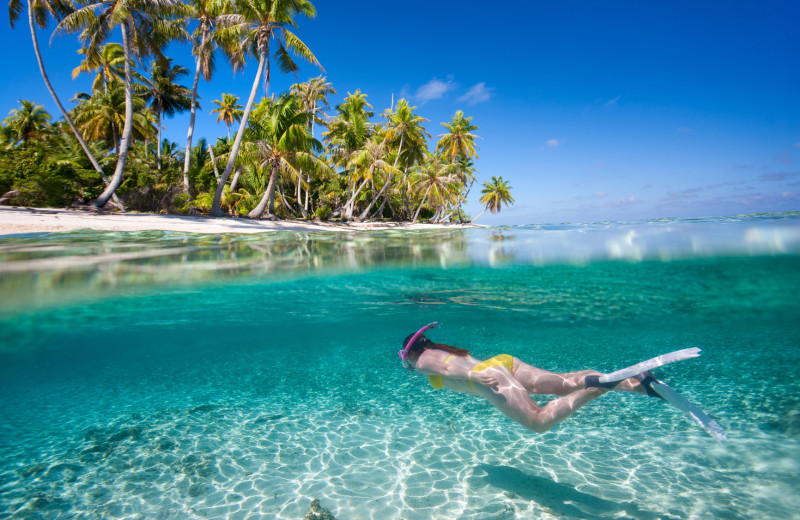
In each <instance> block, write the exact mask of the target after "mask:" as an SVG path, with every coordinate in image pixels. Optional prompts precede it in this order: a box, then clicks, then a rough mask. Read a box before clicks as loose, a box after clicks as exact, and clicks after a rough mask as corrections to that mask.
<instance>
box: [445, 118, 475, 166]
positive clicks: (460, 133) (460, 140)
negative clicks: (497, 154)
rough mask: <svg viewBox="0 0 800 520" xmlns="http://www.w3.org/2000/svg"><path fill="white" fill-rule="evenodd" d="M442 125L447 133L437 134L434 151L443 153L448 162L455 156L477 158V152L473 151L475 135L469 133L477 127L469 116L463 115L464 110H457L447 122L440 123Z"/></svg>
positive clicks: (454, 158)
mask: <svg viewBox="0 0 800 520" xmlns="http://www.w3.org/2000/svg"><path fill="white" fill-rule="evenodd" d="M442 126H443V127H445V128H447V133H446V134H442V135H439V136H438V137H439V142H438V143H436V153H444V154H445V155H447V156H448V157H449V159H450V162H453V161H455V160H456V158H457V157H474V158H475V159H477V158H478V153H477V152H476V151H475V148H476V146H475V138H476V137H477V136H476V135H474V134H472V133H471V132H472V131H473V130H477V129H478V127H477V126H475V125H473V124H472V118H471V117H464V112H462V111H461V110H458V111H457V112H456V114H455V115H454V116H453V119H452V120H450V122H449V123H442Z"/></svg>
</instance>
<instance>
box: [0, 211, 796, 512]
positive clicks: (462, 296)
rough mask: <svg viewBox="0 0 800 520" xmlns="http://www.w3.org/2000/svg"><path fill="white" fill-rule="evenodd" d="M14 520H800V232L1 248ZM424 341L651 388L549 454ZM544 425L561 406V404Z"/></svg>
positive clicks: (311, 237) (603, 410) (555, 440)
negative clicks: (632, 371) (409, 346)
mask: <svg viewBox="0 0 800 520" xmlns="http://www.w3.org/2000/svg"><path fill="white" fill-rule="evenodd" d="M0 294H2V302H0V417H2V421H0V519H20V520H23V519H24V520H29V519H31V520H32V519H46V520H54V519H70V520H73V519H87V520H88V519H139V518H142V519H145V518H146V519H232V520H233V519H237V520H238V519H241V520H247V519H252V520H255V519H304V518H311V519H317V518H320V519H321V518H336V519H339V520H351V519H372V520H378V519H398V520H399V519H403V520H412V519H420V520H422V519H469V520H479V519H480V520H489V519H492V520H494V519H556V518H558V519H572V518H576V519H604V518H614V519H620V518H622V519H646V520H647V519H652V520H656V519H709V518H714V519H762V518H763V519H792V518H800V382H798V377H797V371H798V368H797V367H798V366H800V297H799V295H800V214H798V213H789V214H786V213H784V214H767V215H750V216H741V217H731V218H709V219H672V220H670V219H664V220H653V221H642V222H627V223H626V222H607V223H596V224H585V225H580V224H563V225H539V226H510V227H502V228H498V227H495V228H487V227H482V228H475V229H439V230H426V231H380V232H377V231H376V232H359V233H352V232H319V233H290V232H273V233H266V234H261V235H248V236H236V235H191V234H179V233H166V232H137V233H112V232H97V231H78V232H73V233H59V234H56V233H53V234H32V235H16V236H2V237H0ZM432 321H438V322H439V323H440V326H439V327H438V328H436V329H434V330H432V331H430V332H428V337H429V338H431V339H432V340H434V341H437V342H442V343H447V344H451V345H455V346H459V347H463V348H467V349H469V350H470V351H471V352H472V354H473V355H474V356H475V357H477V358H479V359H487V358H489V357H492V356H495V355H497V354H511V355H513V356H515V357H518V358H520V359H522V360H523V361H526V362H528V363H530V364H533V365H535V366H537V367H539V368H543V369H546V370H550V371H554V372H568V371H573V370H582V369H595V370H599V371H601V372H613V371H615V370H619V369H621V368H624V367H627V366H629V365H633V364H635V363H638V362H640V361H643V360H646V359H649V358H652V357H654V356H657V355H660V354H664V353H667V352H671V351H675V350H679V349H684V348H691V347H698V348H700V349H702V355H701V356H700V357H698V358H694V359H688V360H685V361H680V362H677V363H672V364H670V365H666V366H663V367H660V368H657V369H655V370H654V373H655V375H656V376H657V377H658V378H660V379H663V380H664V381H665V382H667V383H668V384H669V385H670V386H671V387H673V388H674V389H675V390H676V391H678V392H680V393H681V394H682V395H683V396H684V397H686V398H687V399H688V400H689V401H691V402H692V403H694V404H696V405H697V406H698V407H699V408H701V409H702V410H703V411H704V412H706V413H707V414H708V415H709V416H711V417H713V419H715V420H716V421H717V422H718V423H719V424H720V425H721V426H722V427H723V428H725V430H727V440H725V441H723V442H719V441H718V440H716V439H715V438H713V437H712V436H710V435H709V434H708V433H706V432H705V431H704V430H703V429H701V428H700V427H699V426H698V425H697V424H696V423H695V422H693V421H692V420H691V419H690V418H689V417H687V415H685V414H684V413H683V412H682V411H680V410H678V409H677V408H675V407H674V406H671V405H670V404H669V403H668V402H665V401H664V400H661V399H656V398H653V397H648V396H644V395H636V394H629V393H623V392H609V393H607V394H605V395H603V396H602V397H600V398H598V399H595V400H594V401H592V402H591V403H589V404H587V405H586V406H584V407H583V408H581V409H580V410H578V411H577V412H576V413H575V414H573V415H572V416H571V417H570V418H568V419H566V420H565V421H563V422H562V423H560V424H558V425H557V426H555V427H554V428H553V429H552V430H550V431H548V432H546V433H534V432H531V431H528V430H526V429H525V428H523V427H522V426H520V425H519V424H517V423H515V422H513V421H511V420H510V419H508V418H506V417H505V416H504V415H502V414H501V413H500V412H499V411H497V410H496V409H495V408H494V407H493V406H492V405H491V404H489V402H488V401H486V400H485V399H483V398H481V397H477V396H470V395H464V394H457V393H454V392H452V391H449V390H447V389H444V390H434V389H433V388H432V387H431V385H430V384H429V383H428V381H427V379H426V378H425V377H424V376H422V375H420V374H419V373H417V372H412V371H408V370H405V369H404V368H403V367H402V365H401V361H400V359H399V358H398V355H397V351H398V350H399V349H400V348H401V347H402V341H403V339H404V338H405V337H406V336H407V335H409V334H411V333H413V332H415V331H416V330H417V329H419V328H420V327H422V326H423V325H425V324H426V323H429V322H432ZM532 398H533V399H534V400H535V401H536V402H537V403H539V404H542V405H543V404H544V403H546V402H547V401H548V400H550V399H552V396H541V395H536V396H532Z"/></svg>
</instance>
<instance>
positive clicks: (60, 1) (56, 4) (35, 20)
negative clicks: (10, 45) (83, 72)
mask: <svg viewBox="0 0 800 520" xmlns="http://www.w3.org/2000/svg"><path fill="white" fill-rule="evenodd" d="M72 9H73V4H72V2H71V0H28V25H29V26H30V29H31V40H32V41H33V51H34V53H35V54H36V61H37V62H38V63H39V72H41V74H42V79H43V80H44V84H45V86H46V87H47V91H48V92H50V96H51V97H52V98H53V101H55V102H56V106H58V109H59V110H60V111H61V115H62V116H63V117H64V120H65V121H66V122H67V124H69V127H70V129H71V130H72V133H73V134H74V135H75V139H77V140H78V142H79V143H80V145H81V148H82V149H83V152H84V153H85V154H86V157H88V158H89V161H90V162H91V163H92V166H93V167H94V169H95V171H96V172H97V173H98V174H99V175H100V178H101V179H103V182H104V183H105V184H106V185H108V177H106V174H105V172H104V171H103V168H102V167H101V166H100V164H99V163H98V162H97V159H95V157H94V155H93V154H92V152H91V150H89V146H88V145H87V144H86V141H84V139H83V136H81V134H80V132H78V129H77V128H76V127H75V123H73V121H72V119H71V118H70V117H69V114H68V113H67V110H66V109H65V108H64V105H62V104H61V100H60V99H59V98H58V96H57V95H56V91H55V89H54V88H53V85H51V84H50V78H49V77H48V76H47V72H46V71H45V69H44V60H42V54H41V52H40V51H39V40H38V38H37V37H36V26H37V25H38V26H39V27H40V28H41V29H44V28H45V27H46V26H47V22H48V19H49V17H50V16H53V17H54V18H55V19H57V20H61V19H62V18H63V17H64V16H66V15H68V14H69V13H71V12H72ZM21 13H22V1H21V0H11V1H10V2H9V4H8V14H9V18H10V21H11V27H12V28H13V27H14V22H16V21H17V20H18V19H19V17H20V15H21ZM114 202H115V203H116V204H117V205H118V206H119V207H120V209H122V204H121V203H120V202H119V200H118V199H117V198H116V197H114Z"/></svg>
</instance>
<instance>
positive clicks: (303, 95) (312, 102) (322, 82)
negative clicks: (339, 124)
mask: <svg viewBox="0 0 800 520" xmlns="http://www.w3.org/2000/svg"><path fill="white" fill-rule="evenodd" d="M292 94H294V95H295V96H297V98H298V99H299V100H300V106H301V107H302V108H303V110H304V111H305V112H307V113H308V114H311V120H310V121H309V126H310V127H311V136H312V137H313V136H314V123H315V122H318V121H321V120H320V118H319V116H318V115H317V113H318V112H319V111H320V110H322V109H323V107H324V108H327V107H329V106H330V105H329V104H328V96H329V95H330V94H336V90H335V89H334V88H333V85H332V84H330V83H328V81H327V80H326V79H325V76H317V77H316V78H311V79H310V80H308V81H306V82H305V83H295V84H294V85H292Z"/></svg>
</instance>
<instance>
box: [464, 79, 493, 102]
mask: <svg viewBox="0 0 800 520" xmlns="http://www.w3.org/2000/svg"><path fill="white" fill-rule="evenodd" d="M493 93H494V89H493V88H491V87H487V86H486V82H481V83H478V84H477V85H473V86H471V87H470V88H469V90H467V93H466V94H464V95H463V96H461V97H460V98H458V100H459V101H466V102H467V104H468V105H474V104H476V103H482V102H483V101H488V100H489V98H490V97H492V94H493Z"/></svg>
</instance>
